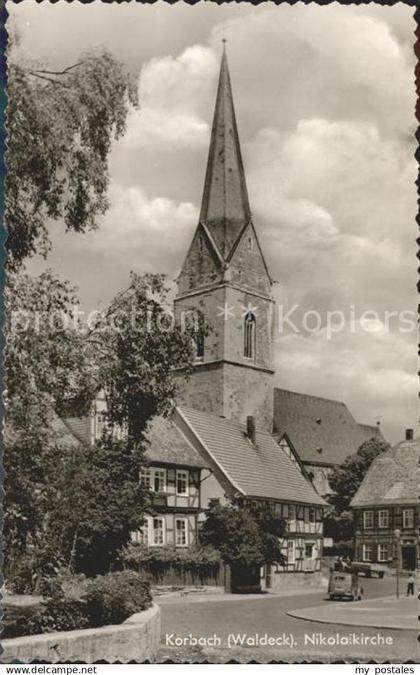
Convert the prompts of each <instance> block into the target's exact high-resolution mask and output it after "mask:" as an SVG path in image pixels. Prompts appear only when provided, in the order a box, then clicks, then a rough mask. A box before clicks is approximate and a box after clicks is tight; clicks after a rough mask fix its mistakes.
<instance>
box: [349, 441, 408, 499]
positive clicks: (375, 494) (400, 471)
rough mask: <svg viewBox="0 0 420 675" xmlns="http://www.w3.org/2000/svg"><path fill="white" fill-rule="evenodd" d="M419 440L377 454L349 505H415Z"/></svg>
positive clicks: (405, 442) (400, 444) (404, 442)
mask: <svg viewBox="0 0 420 675" xmlns="http://www.w3.org/2000/svg"><path fill="white" fill-rule="evenodd" d="M419 497H420V438H415V439H414V440H409V441H402V442H401V443H398V444H397V445H396V446H395V447H393V448H390V449H389V450H387V451H386V452H384V453H383V454H382V455H379V457H377V458H376V459H375V460H374V461H373V462H372V464H371V466H370V467H369V469H368V471H367V473H366V475H365V477H364V479H363V481H362V484H361V485H360V487H359V489H358V491H357V492H356V494H355V496H354V497H353V499H352V502H351V506H353V507H358V506H359V507H360V506H387V505H388V506H392V505H393V504H410V505H416V504H418V503H419Z"/></svg>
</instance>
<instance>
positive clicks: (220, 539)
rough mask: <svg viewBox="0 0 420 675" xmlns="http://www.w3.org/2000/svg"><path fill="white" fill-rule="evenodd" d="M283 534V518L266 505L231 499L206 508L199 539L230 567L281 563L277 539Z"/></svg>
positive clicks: (281, 558)
mask: <svg viewBox="0 0 420 675" xmlns="http://www.w3.org/2000/svg"><path fill="white" fill-rule="evenodd" d="M284 533H285V523H284V521H283V520H282V519H279V518H276V516H275V515H274V514H273V512H272V511H271V509H270V508H269V507H268V506H266V505H264V504H261V505H259V506H251V505H249V504H246V503H241V501H238V500H235V501H233V502H232V504H229V505H226V506H221V505H219V504H217V505H214V506H213V505H212V506H211V507H210V509H209V511H208V514H207V518H206V521H205V522H204V524H203V527H202V530H201V532H200V541H201V543H203V544H208V545H211V546H214V548H216V549H217V550H218V551H220V555H221V557H222V559H223V561H224V562H225V563H227V564H228V565H230V566H232V567H247V566H256V567H261V565H264V564H267V563H273V562H284V556H283V554H282V552H281V547H280V542H279V538H280V537H282V536H284Z"/></svg>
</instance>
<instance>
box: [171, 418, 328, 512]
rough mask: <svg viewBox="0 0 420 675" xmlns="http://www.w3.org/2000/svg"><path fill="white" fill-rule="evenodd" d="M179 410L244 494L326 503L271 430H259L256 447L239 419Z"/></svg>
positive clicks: (317, 503) (299, 501)
mask: <svg viewBox="0 0 420 675" xmlns="http://www.w3.org/2000/svg"><path fill="white" fill-rule="evenodd" d="M179 411H180V413H181V415H182V416H183V417H184V418H185V419H186V420H187V422H188V424H189V425H190V427H191V428H192V429H193V431H194V433H195V434H196V436H197V437H198V439H199V440H200V441H201V443H202V444H203V445H204V447H205V448H206V449H207V451H208V452H209V454H210V455H211V456H212V457H213V458H214V460H215V461H216V462H217V464H218V465H219V466H220V467H221V468H222V470H223V471H224V473H225V474H226V476H227V477H228V478H229V479H230V480H231V482H232V483H233V484H234V485H235V486H236V487H237V488H238V489H239V490H240V491H241V492H242V493H244V494H246V495H247V496H249V497H259V498H261V497H265V498H267V499H275V500H278V501H288V502H296V503H300V504H302V503H303V504H313V505H324V504H325V502H324V500H323V499H322V498H321V497H320V496H319V495H318V493H317V492H316V491H315V489H314V488H313V487H312V485H311V484H310V483H309V482H308V480H307V479H306V478H305V477H304V476H303V475H302V473H301V472H300V470H299V468H298V467H297V466H296V464H295V463H294V462H293V461H292V460H291V459H290V458H289V457H287V455H286V454H285V453H284V451H283V450H282V449H281V448H280V447H279V445H278V444H277V443H276V441H275V440H274V438H273V437H272V436H271V435H270V434H269V433H268V432H265V431H259V430H258V429H257V437H256V440H257V442H256V445H255V446H253V445H252V443H251V442H250V441H249V440H248V438H247V436H246V434H245V427H244V426H243V425H241V424H240V423H239V422H234V421H232V420H228V419H225V418H222V417H216V416H214V415H209V414H208V413H204V412H201V411H199V410H192V409H190V408H179Z"/></svg>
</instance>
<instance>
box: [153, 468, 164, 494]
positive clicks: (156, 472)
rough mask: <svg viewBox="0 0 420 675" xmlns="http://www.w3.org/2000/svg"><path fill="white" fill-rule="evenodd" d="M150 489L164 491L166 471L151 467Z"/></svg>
mask: <svg viewBox="0 0 420 675" xmlns="http://www.w3.org/2000/svg"><path fill="white" fill-rule="evenodd" d="M151 473H152V480H151V485H150V487H151V489H152V490H153V492H165V491H166V471H165V469H152V472H151Z"/></svg>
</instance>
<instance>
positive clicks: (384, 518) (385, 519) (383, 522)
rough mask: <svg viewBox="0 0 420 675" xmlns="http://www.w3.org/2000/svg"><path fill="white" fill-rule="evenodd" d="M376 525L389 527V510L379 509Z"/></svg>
mask: <svg viewBox="0 0 420 675" xmlns="http://www.w3.org/2000/svg"><path fill="white" fill-rule="evenodd" d="M378 525H379V527H382V528H387V527H389V512H388V509H381V510H380V511H379V514H378Z"/></svg>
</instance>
